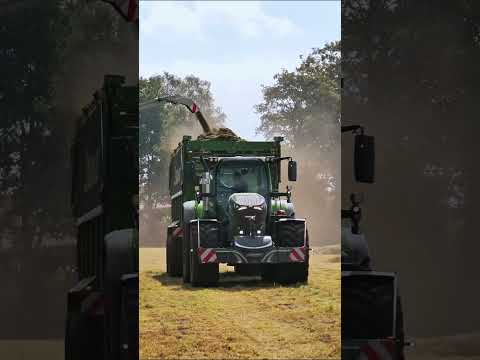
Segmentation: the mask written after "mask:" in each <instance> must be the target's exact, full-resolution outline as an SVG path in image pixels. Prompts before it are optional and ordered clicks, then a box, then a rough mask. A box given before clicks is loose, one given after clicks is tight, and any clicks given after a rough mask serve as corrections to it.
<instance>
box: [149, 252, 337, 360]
mask: <svg viewBox="0 0 480 360" xmlns="http://www.w3.org/2000/svg"><path fill="white" fill-rule="evenodd" d="M140 358H141V359H145V360H146V359H178V358H183V359H188V358H190V359H200V358H204V359H207V358H208V359H254V358H255V359H300V358H304V359H338V358H340V263H339V256H338V251H335V250H333V251H332V248H327V249H315V250H314V251H313V255H312V256H311V262H310V278H309V283H308V284H306V285H294V286H276V285H272V284H268V283H264V282H262V281H261V280H260V278H258V277H237V276H236V275H235V276H234V275H233V268H230V267H227V266H223V265H222V266H221V277H220V284H219V286H218V287H216V288H208V289H195V288H191V287H190V286H189V285H183V284H182V282H181V280H180V279H178V278H171V277H169V276H167V275H166V274H165V249H163V248H142V249H140Z"/></svg>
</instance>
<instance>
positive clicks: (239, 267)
mask: <svg viewBox="0 0 480 360" xmlns="http://www.w3.org/2000/svg"><path fill="white" fill-rule="evenodd" d="M234 267H235V273H237V274H238V275H241V276H255V275H260V274H261V268H260V264H236V265H235V266H234Z"/></svg>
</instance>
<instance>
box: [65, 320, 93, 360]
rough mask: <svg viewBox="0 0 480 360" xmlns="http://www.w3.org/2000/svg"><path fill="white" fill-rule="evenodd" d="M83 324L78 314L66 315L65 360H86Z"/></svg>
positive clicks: (85, 340)
mask: <svg viewBox="0 0 480 360" xmlns="http://www.w3.org/2000/svg"><path fill="white" fill-rule="evenodd" d="M87 341H88V339H86V338H85V324H84V322H83V321H82V317H81V316H80V314H79V313H70V312H69V313H67V323H66V329H65V360H80V359H82V358H86V356H88V354H86V353H85V350H86V343H87Z"/></svg>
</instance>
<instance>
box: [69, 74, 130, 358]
mask: <svg viewBox="0 0 480 360" xmlns="http://www.w3.org/2000/svg"><path fill="white" fill-rule="evenodd" d="M77 125H78V126H77V130H76V132H75V136H74V141H73V145H72V190H71V202H72V211H73V215H74V217H75V220H76V225H77V241H76V248H77V251H76V253H77V269H78V283H77V284H76V285H75V286H74V287H73V288H72V289H71V290H70V291H69V292H68V296H67V324H66V333H65V359H66V360H73V359H105V360H107V359H108V360H117V359H136V358H138V209H137V203H138V86H125V85H124V77H122V76H116V75H107V76H105V79H104V84H103V87H102V88H101V89H100V90H99V91H97V92H96V93H95V95H94V99H93V101H92V102H91V103H90V104H89V105H88V106H86V107H85V108H84V109H83V114H82V116H81V117H80V118H79V119H78V121H77Z"/></svg>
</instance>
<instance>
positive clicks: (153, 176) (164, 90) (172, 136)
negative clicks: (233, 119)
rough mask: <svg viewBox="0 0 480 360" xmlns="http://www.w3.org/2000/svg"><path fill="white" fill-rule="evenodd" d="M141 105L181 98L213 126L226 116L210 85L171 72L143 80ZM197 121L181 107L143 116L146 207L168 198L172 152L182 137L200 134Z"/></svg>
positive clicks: (162, 106) (142, 164) (142, 168)
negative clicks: (162, 98)
mask: <svg viewBox="0 0 480 360" xmlns="http://www.w3.org/2000/svg"><path fill="white" fill-rule="evenodd" d="M139 86H140V103H143V102H145V101H148V100H152V99H154V98H156V97H157V96H159V95H162V96H165V95H181V96H185V97H188V98H190V99H192V100H193V101H195V102H196V103H197V104H198V106H199V107H200V109H201V110H202V113H203V114H204V115H205V117H206V118H207V121H209V122H210V123H211V125H212V126H215V127H219V126H221V125H222V124H223V123H224V121H225V119H226V115H225V114H224V113H223V112H222V110H221V109H220V108H219V107H218V106H216V105H215V101H214V98H213V95H212V92H211V90H210V83H209V82H208V81H205V80H201V79H200V78H198V77H195V76H193V75H189V76H185V77H184V78H181V77H178V76H175V75H173V74H170V73H168V72H164V73H163V74H161V75H155V76H151V77H149V78H141V79H140V83H139ZM200 132H201V128H200V126H199V124H198V123H197V119H196V118H195V116H194V115H192V114H191V113H190V112H189V111H188V110H187V109H186V108H184V107H183V106H179V105H171V104H160V103H159V104H158V106H155V107H151V108H149V109H147V110H145V111H141V113H140V145H139V146H140V174H139V176H140V198H141V200H142V202H143V205H144V206H146V207H147V208H151V207H155V206H156V205H158V204H159V203H160V202H161V201H163V200H164V199H165V198H166V196H167V195H168V165H169V159H170V153H171V151H172V150H173V148H174V147H175V146H176V144H177V143H178V142H179V141H180V140H181V138H182V136H183V135H193V136H195V135H198V134H200Z"/></svg>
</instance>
